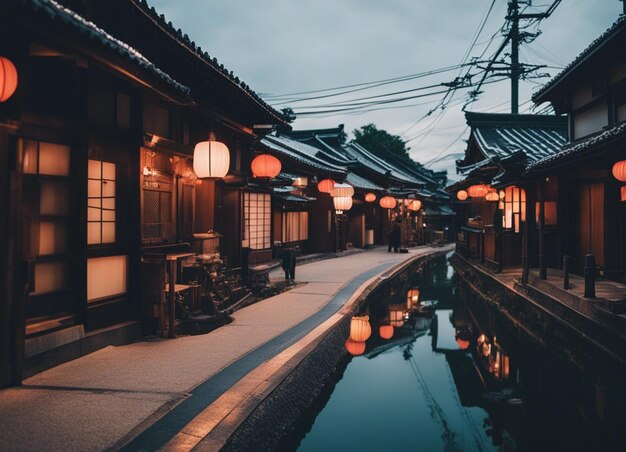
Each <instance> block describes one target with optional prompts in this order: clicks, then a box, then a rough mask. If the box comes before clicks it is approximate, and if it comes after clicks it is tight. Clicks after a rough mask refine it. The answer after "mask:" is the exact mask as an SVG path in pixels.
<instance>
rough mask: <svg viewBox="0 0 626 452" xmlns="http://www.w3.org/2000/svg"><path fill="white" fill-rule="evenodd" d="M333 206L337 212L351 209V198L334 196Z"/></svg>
mask: <svg viewBox="0 0 626 452" xmlns="http://www.w3.org/2000/svg"><path fill="white" fill-rule="evenodd" d="M333 206H334V207H335V210H336V211H337V212H343V211H344V210H350V209H352V196H334V197H333Z"/></svg>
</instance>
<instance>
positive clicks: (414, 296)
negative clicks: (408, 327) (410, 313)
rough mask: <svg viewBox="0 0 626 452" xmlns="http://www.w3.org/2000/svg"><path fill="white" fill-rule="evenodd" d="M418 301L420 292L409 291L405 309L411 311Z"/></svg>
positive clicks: (415, 290) (417, 290)
mask: <svg viewBox="0 0 626 452" xmlns="http://www.w3.org/2000/svg"><path fill="white" fill-rule="evenodd" d="M419 301H420V290H419V289H409V291H408V292H407V294H406V307H407V308H408V309H411V308H412V307H416V306H417V303H419Z"/></svg>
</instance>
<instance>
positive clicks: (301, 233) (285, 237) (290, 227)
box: [282, 212, 309, 242]
mask: <svg viewBox="0 0 626 452" xmlns="http://www.w3.org/2000/svg"><path fill="white" fill-rule="evenodd" d="M282 232H283V234H282V241H283V242H296V241H299V240H307V239H308V238H309V212H285V213H283V227H282Z"/></svg>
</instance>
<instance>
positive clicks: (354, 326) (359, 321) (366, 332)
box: [350, 315, 372, 342]
mask: <svg viewBox="0 0 626 452" xmlns="http://www.w3.org/2000/svg"><path fill="white" fill-rule="evenodd" d="M371 335H372V327H371V326H370V318H369V316H367V315H355V316H354V317H352V320H351V321H350V339H352V340H353V341H356V342H365V341H366V340H368V339H369V337H370V336H371Z"/></svg>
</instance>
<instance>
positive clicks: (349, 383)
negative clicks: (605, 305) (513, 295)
mask: <svg viewBox="0 0 626 452" xmlns="http://www.w3.org/2000/svg"><path fill="white" fill-rule="evenodd" d="M426 273H427V275H424V276H422V275H419V274H416V273H414V272H413V273H410V272H408V273H407V274H404V275H401V276H400V277H398V278H396V279H395V280H394V281H393V285H392V286H390V287H387V288H384V290H380V291H379V292H378V293H374V294H372V295H371V296H370V298H369V300H368V304H367V305H366V306H364V307H363V312H362V315H360V316H356V317H355V318H354V319H353V321H352V322H351V328H350V337H348V338H347V341H346V343H345V346H346V349H347V350H348V352H349V353H350V354H351V355H352V356H353V358H352V360H351V361H350V363H349V364H348V365H347V367H346V368H345V371H344V372H343V374H342V375H341V376H340V377H339V380H338V381H337V382H331V384H330V386H329V390H332V393H331V394H330V396H329V397H330V398H329V399H328V400H327V401H326V403H325V405H324V406H319V407H318V408H317V409H316V410H317V411H316V412H314V413H312V414H311V416H309V417H308V418H306V419H304V420H303V425H302V426H301V429H300V430H299V431H304V432H307V431H308V433H306V435H302V437H296V438H290V439H289V440H288V441H287V443H288V444H291V446H290V447H292V448H298V449H299V450H302V451H318V450H485V451H487V450H496V449H502V450H599V449H609V450H617V449H622V448H623V444H624V443H623V440H624V434H623V433H622V430H623V428H621V427H620V425H623V423H624V421H625V419H626V418H625V417H624V411H626V403H624V400H625V398H626V396H625V392H626V391H625V389H624V388H626V378H624V376H623V375H618V374H616V373H615V372H602V371H601V370H602V369H604V367H605V366H603V364H602V363H601V362H600V361H599V360H598V358H597V357H594V359H595V360H596V361H594V366H590V368H589V369H585V370H584V371H583V370H582V369H580V368H579V367H576V366H574V365H572V364H570V361H569V360H568V359H567V357H561V356H554V355H551V354H549V353H548V352H547V351H546V350H545V349H543V348H542V347H541V344H540V342H537V341H534V340H530V339H529V338H528V337H526V336H524V334H522V332H520V331H519V330H517V329H516V328H515V327H514V326H513V325H512V324H511V323H510V321H508V320H507V319H506V318H504V317H503V316H502V315H501V314H499V313H498V312H497V311H495V310H494V309H493V308H490V307H488V306H487V305H486V304H485V302H484V301H482V300H475V299H472V298H469V297H466V296H464V290H463V287H462V286H460V285H457V284H456V283H455V282H454V277H453V271H452V269H451V267H450V266H448V265H447V264H446V262H445V261H444V260H443V259H442V260H441V261H440V262H438V263H437V264H436V265H435V266H433V267H432V268H430V269H429V270H428V271H427V272H426ZM372 331H373V332H374V334H372ZM366 336H367V338H366V339H364V338H365V337H366ZM354 339H361V340H354ZM335 384H336V386H335ZM321 403H324V401H321ZM616 445H617V446H616Z"/></svg>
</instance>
